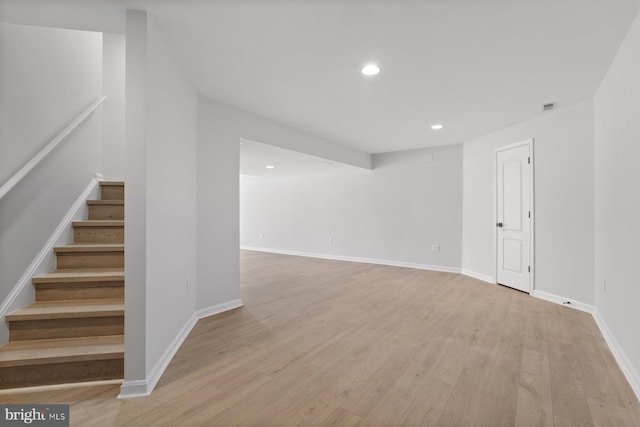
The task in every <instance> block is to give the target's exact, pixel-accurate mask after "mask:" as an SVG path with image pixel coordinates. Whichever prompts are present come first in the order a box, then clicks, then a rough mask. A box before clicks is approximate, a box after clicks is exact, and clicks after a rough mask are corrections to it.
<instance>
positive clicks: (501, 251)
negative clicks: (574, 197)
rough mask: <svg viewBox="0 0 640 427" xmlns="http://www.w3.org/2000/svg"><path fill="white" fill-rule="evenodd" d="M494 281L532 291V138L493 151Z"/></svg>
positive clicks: (533, 217)
mask: <svg viewBox="0 0 640 427" xmlns="http://www.w3.org/2000/svg"><path fill="white" fill-rule="evenodd" d="M494 158H495V169H494V170H495V173H494V177H495V179H494V182H495V185H494V200H495V204H494V206H495V208H494V209H495V215H494V217H495V220H496V222H495V234H494V236H495V238H494V242H495V245H494V246H495V254H496V274H495V278H496V283H497V284H500V285H504V286H508V287H510V288H513V289H517V290H519V291H523V292H527V293H529V294H531V293H532V292H533V290H534V222H535V221H534V219H535V215H534V174H533V170H534V167H533V166H534V159H533V139H529V140H526V141H522V142H518V143H515V144H510V145H507V146H504V147H500V148H496V149H495V150H494Z"/></svg>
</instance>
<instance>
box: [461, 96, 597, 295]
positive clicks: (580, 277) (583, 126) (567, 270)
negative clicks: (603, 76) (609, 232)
mask: <svg viewBox="0 0 640 427" xmlns="http://www.w3.org/2000/svg"><path fill="white" fill-rule="evenodd" d="M530 138H534V140H535V143H534V174H535V178H534V186H535V189H534V194H535V213H534V221H535V245H536V246H535V263H534V265H533V267H532V268H534V269H535V289H536V290H538V291H544V292H547V293H550V294H554V295H560V296H562V297H564V298H569V299H572V300H575V301H579V302H582V303H584V304H588V305H593V302H594V296H593V285H592V283H593V257H594V255H593V251H594V243H593V233H592V230H593V227H594V220H593V203H594V199H593V182H594V178H593V103H592V101H585V102H582V103H580V104H576V105H573V106H569V107H566V108H562V109H559V110H556V111H552V112H549V113H546V114H545V115H543V116H541V117H540V118H536V119H533V120H530V121H527V122H524V123H520V124H517V125H515V126H512V127H510V128H507V129H503V130H500V131H498V132H494V133H492V134H489V135H486V136H483V137H481V138H478V139H475V140H473V141H468V142H465V144H464V159H463V174H464V189H463V200H464V203H463V214H462V215H463V226H462V228H463V238H462V247H463V250H462V269H463V271H469V272H472V273H474V274H476V275H479V276H485V277H486V276H488V277H491V278H494V277H495V263H496V260H495V249H494V233H495V230H496V228H495V222H496V221H495V218H494V167H495V165H494V152H493V149H494V148H497V147H501V146H505V145H509V144H513V143H515V142H520V141H523V140H526V139H530Z"/></svg>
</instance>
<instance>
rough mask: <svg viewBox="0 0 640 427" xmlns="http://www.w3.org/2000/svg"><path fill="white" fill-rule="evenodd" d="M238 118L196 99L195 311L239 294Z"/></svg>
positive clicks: (234, 112)
mask: <svg viewBox="0 0 640 427" xmlns="http://www.w3.org/2000/svg"><path fill="white" fill-rule="evenodd" d="M237 117H238V110H235V109H233V108H230V107H227V106H224V105H222V104H220V103H218V102H215V101H213V100H210V99H208V98H203V97H199V98H198V249H197V256H198V276H197V280H198V296H197V304H198V309H204V308H207V307H211V306H214V305H217V304H221V303H224V302H227V301H231V300H234V299H237V298H240V254H239V240H238V233H239V232H238V228H239V226H238V216H239V213H238V197H239V196H238V192H239V189H238V173H239V172H238V171H239V161H238V153H239V148H238V146H239V144H238V143H239V138H240V134H241V131H242V124H241V123H239V122H238V118H237Z"/></svg>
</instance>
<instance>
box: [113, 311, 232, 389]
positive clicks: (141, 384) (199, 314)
mask: <svg viewBox="0 0 640 427" xmlns="http://www.w3.org/2000/svg"><path fill="white" fill-rule="evenodd" d="M242 305H243V304H242V300H241V299H239V298H238V299H235V300H231V301H227V302H223V303H221V304H217V305H214V306H211V307H205V308H202V309H200V310H197V311H196V312H195V313H193V314H192V315H191V317H190V318H189V319H188V320H187V322H186V323H185V324H184V326H183V327H182V329H180V332H178V334H177V335H176V336H175V338H174V339H173V341H171V344H169V346H168V347H167V349H166V350H165V352H164V353H163V354H162V357H160V360H158V362H157V363H156V364H155V366H154V367H153V369H152V370H151V372H150V373H149V374H148V375H147V378H146V379H144V380H134V381H125V382H123V383H122V387H120V394H119V395H118V399H132V398H136V397H147V396H149V395H150V394H151V392H152V391H153V389H154V388H155V387H156V385H157V384H158V381H159V380H160V378H161V377H162V374H163V373H164V371H165V370H166V369H167V366H169V363H171V360H172V359H173V356H175V355H176V353H177V352H178V350H179V349H180V347H181V346H182V343H183V342H184V340H185V339H186V338H187V337H188V336H189V333H190V332H191V330H192V329H193V327H194V326H195V325H196V323H198V320H200V319H202V318H205V317H208V316H212V315H214V314H220V313H223V312H225V311H229V310H233V309H234V308H238V307H242Z"/></svg>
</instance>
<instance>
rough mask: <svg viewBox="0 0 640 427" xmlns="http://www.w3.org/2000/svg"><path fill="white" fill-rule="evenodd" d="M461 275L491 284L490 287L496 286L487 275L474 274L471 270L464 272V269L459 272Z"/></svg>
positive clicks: (493, 280)
mask: <svg viewBox="0 0 640 427" xmlns="http://www.w3.org/2000/svg"><path fill="white" fill-rule="evenodd" d="M461 273H462V274H464V275H465V276H469V277H473V278H474V279H478V280H482V281H483V282H487V283H491V284H492V285H495V284H496V279H495V278H493V277H491V276H489V275H487V274H482V273H476V272H475V271H471V270H466V269H464V268H463V269H462V271H461Z"/></svg>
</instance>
